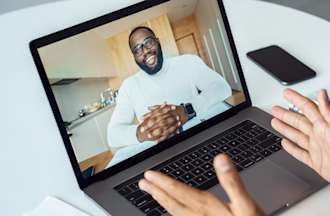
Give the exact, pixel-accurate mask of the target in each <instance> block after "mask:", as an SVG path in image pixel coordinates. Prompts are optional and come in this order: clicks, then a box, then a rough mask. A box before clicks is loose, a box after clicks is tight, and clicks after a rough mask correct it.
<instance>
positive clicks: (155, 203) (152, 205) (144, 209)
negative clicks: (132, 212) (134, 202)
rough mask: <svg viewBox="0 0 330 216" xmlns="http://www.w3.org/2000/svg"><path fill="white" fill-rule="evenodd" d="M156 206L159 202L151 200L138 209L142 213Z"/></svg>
mask: <svg viewBox="0 0 330 216" xmlns="http://www.w3.org/2000/svg"><path fill="white" fill-rule="evenodd" d="M158 206H159V204H158V203H157V202H156V201H155V200H152V201H151V202H148V203H147V204H146V205H144V206H142V207H141V208H140V209H141V211H143V212H144V213H148V212H150V211H151V210H153V209H155V208H157V207H158Z"/></svg>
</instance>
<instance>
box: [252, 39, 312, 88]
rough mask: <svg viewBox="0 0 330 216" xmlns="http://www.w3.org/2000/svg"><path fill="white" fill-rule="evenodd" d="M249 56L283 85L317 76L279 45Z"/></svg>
mask: <svg viewBox="0 0 330 216" xmlns="http://www.w3.org/2000/svg"><path fill="white" fill-rule="evenodd" d="M247 56H248V57H249V58H250V59H251V60H252V61H254V62H255V63H256V64H257V65H259V66H260V67H261V68H263V69H264V70H265V71H266V72H268V73H269V74H270V75H271V76H273V77H274V78H275V79H277V80H278V81H280V83H281V84H282V85H291V84H294V83H298V82H301V81H304V80H307V79H311V78H313V77H315V76H316V72H315V71H314V70H312V69H311V68H310V67H308V66H307V65H305V64H304V63H302V62H301V61H299V60H298V59H297V58H295V57H294V56H292V55H291V54H289V53H288V52H287V51H285V50H284V49H282V48H281V47H279V46H277V45H272V46H268V47H265V48H262V49H258V50H254V51H251V52H248V53H247Z"/></svg>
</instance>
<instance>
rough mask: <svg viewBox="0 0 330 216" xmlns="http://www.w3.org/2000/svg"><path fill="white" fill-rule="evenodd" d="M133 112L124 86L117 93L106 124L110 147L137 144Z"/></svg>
mask: <svg viewBox="0 0 330 216" xmlns="http://www.w3.org/2000/svg"><path fill="white" fill-rule="evenodd" d="M134 118H135V113H134V109H133V107H132V105H131V103H130V99H129V95H128V93H127V90H126V86H125V85H123V86H122V87H121V88H120V90H119V94H118V99H117V103H116V107H115V110H114V112H113V114H112V117H111V120H110V123H109V125H108V133H107V135H108V142H109V145H110V148H119V147H125V146H128V145H132V144H139V143H140V142H139V141H138V140H137V137H136V129H137V125H135V124H134Z"/></svg>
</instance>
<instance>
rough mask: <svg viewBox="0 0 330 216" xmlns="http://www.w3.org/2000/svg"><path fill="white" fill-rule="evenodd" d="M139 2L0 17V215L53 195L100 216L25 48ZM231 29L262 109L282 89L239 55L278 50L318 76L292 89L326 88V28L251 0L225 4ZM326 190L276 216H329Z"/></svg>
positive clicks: (83, 4)
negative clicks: (84, 190) (85, 190)
mask: <svg viewBox="0 0 330 216" xmlns="http://www.w3.org/2000/svg"><path fill="white" fill-rule="evenodd" d="M137 1H138V0H122V1H108V0H97V1H89V2H87V1H82V0H73V1H63V2H57V3H52V4H46V5H42V6H38V7H33V8H28V9H24V10H19V11H16V12H12V13H8V14H4V15H1V16H0V26H1V32H0V39H1V40H0V59H1V61H0V68H1V72H0V74H1V78H0V98H1V108H0V119H1V122H2V124H1V126H0V131H1V132H0V134H1V135H0V137H1V141H0V143H1V144H0V145H1V147H2V148H1V151H0V162H1V173H2V174H1V178H0V203H1V204H0V214H1V215H5V216H7V215H8V216H15V215H21V213H22V212H25V211H27V210H30V209H32V208H34V207H35V206H36V205H37V204H38V203H39V202H40V201H41V200H42V199H43V198H44V197H45V196H46V195H54V196H57V197H59V198H61V199H63V200H65V201H67V202H69V203H71V204H73V205H74V206H76V207H79V208H80V209H82V210H84V211H86V212H88V213H91V214H92V215H100V216H102V215H106V214H105V213H104V212H103V210H102V209H101V208H99V207H98V206H97V205H96V204H95V203H94V202H93V201H91V200H89V199H88V198H87V197H86V196H84V194H83V193H82V192H81V191H80V189H79V187H78V185H77V182H76V179H75V177H74V174H73V171H72V169H71V165H70V162H69V160H68V157H67V155H66V152H65V149H64V146H63V144H62V140H61V137H60V134H59V133H58V132H57V126H56V123H55V120H54V119H53V116H52V112H51V109H50V107H49V105H48V101H47V98H46V96H45V93H44V90H43V87H42V84H41V82H40V80H39V76H38V74H37V71H36V69H35V66H34V62H33V60H32V57H31V55H30V52H29V49H28V42H29V41H30V40H32V39H35V38H37V37H39V36H41V35H45V34H48V33H51V32H54V31H57V30H61V29H63V28H65V27H68V26H71V25H74V24H77V23H80V22H82V21H86V20H88V19H90V18H93V17H97V16H99V15H102V14H105V13H108V12H110V11H112V10H116V9H119V8H121V7H124V6H127V5H129V4H132V3H135V2H137ZM226 4H227V8H228V15H229V19H230V23H231V25H232V30H233V31H234V32H235V39H236V44H237V47H238V50H239V55H240V57H241V62H242V65H243V69H244V71H245V74H246V79H247V83H248V86H249V88H250V92H251V94H252V100H253V103H254V104H255V105H258V106H260V107H262V108H264V109H266V110H270V107H271V105H273V104H275V103H276V104H284V101H283V100H282V99H281V91H282V90H283V89H284V88H283V87H282V86H281V85H280V84H279V83H277V82H276V81H275V80H274V79H272V78H270V77H269V76H268V75H266V74H265V73H264V72H262V71H261V70H260V69H259V68H258V67H257V66H255V65H254V64H253V63H251V62H250V61H249V60H248V59H247V58H246V56H245V53H246V52H247V51H250V50H253V49H256V48H259V47H262V46H266V45H270V44H279V45H281V46H283V47H284V48H286V49H287V50H288V51H289V52H291V53H292V54H294V55H295V56H297V57H299V58H300V59H301V60H303V61H304V62H306V63H307V64H308V65H310V66H311V67H313V68H315V70H316V71H318V76H317V78H315V79H313V80H310V81H307V82H304V83H301V84H298V85H295V86H293V87H294V88H295V89H298V90H300V91H302V92H304V93H308V92H311V91H314V90H316V89H319V88H320V87H323V86H326V84H328V83H330V82H329V81H330V75H328V74H327V72H328V71H329V69H328V68H329V67H328V62H329V60H330V55H329V50H330V39H329V38H330V23H328V22H326V21H325V20H321V19H319V18H316V17H313V16H311V15H308V14H304V13H302V12H298V11H295V10H292V9H288V8H284V7H281V6H276V5H272V4H268V3H263V2H259V1H254V0H226ZM329 199H330V187H327V188H325V189H323V190H322V191H320V192H318V193H317V194H315V195H313V196H311V197H309V198H308V199H306V200H305V201H303V202H301V203H300V204H298V205H297V206H295V207H294V208H292V209H290V210H289V211H287V212H285V213H284V214H283V215H329V214H330V205H328V202H329Z"/></svg>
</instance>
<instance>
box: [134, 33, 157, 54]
mask: <svg viewBox="0 0 330 216" xmlns="http://www.w3.org/2000/svg"><path fill="white" fill-rule="evenodd" d="M157 43H158V39H157V38H155V37H153V36H151V37H147V38H146V39H144V41H143V42H142V43H141V44H138V45H136V46H135V47H134V49H133V54H134V55H135V56H141V55H142V54H143V49H144V48H146V49H148V50H149V49H151V48H152V47H154V46H155V45H156V44H157Z"/></svg>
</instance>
